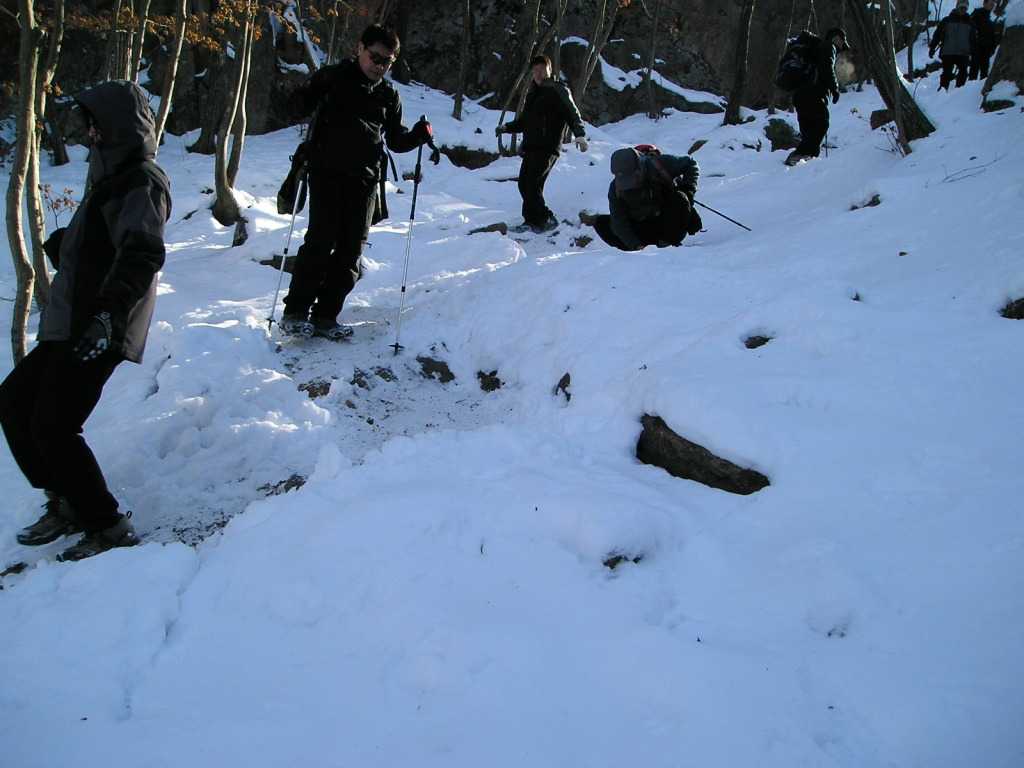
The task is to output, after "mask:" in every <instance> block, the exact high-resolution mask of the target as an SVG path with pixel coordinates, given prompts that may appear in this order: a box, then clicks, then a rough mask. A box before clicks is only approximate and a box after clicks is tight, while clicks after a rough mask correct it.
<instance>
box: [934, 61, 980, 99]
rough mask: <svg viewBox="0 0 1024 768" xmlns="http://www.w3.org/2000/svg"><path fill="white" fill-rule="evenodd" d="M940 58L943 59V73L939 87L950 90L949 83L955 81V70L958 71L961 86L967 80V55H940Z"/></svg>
mask: <svg viewBox="0 0 1024 768" xmlns="http://www.w3.org/2000/svg"><path fill="white" fill-rule="evenodd" d="M939 58H941V59H942V74H941V75H939V88H945V89H946V90H947V91H948V90H949V84H950V83H951V82H953V72H954V70H955V71H956V87H957V88H960V87H961V86H962V85H963V84H964V83H966V82H967V66H968V57H967V56H940V57H939ZM987 63H988V62H986V64H987Z"/></svg>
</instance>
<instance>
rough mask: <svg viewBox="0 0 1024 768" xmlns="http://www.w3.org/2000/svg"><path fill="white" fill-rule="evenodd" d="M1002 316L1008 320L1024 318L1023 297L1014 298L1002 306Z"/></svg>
mask: <svg viewBox="0 0 1024 768" xmlns="http://www.w3.org/2000/svg"><path fill="white" fill-rule="evenodd" d="M1002 315H1003V317H1006V318H1009V319H1010V320H1024V299H1014V300H1013V301H1011V302H1010V303H1008V304H1007V305H1006V306H1005V307H1003V312H1002Z"/></svg>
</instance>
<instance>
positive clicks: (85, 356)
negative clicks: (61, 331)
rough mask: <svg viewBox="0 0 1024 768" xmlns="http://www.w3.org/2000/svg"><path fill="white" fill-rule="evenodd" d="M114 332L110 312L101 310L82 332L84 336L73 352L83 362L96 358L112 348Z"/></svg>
mask: <svg viewBox="0 0 1024 768" xmlns="http://www.w3.org/2000/svg"><path fill="white" fill-rule="evenodd" d="M112 333H113V327H112V326H111V324H110V313H109V312H100V313H99V314H98V315H96V317H94V318H93V319H92V322H91V323H89V327H88V328H86V329H85V333H83V334H82V337H81V338H80V339H79V340H78V342H77V343H76V344H75V347H74V349H72V350H71V354H73V355H74V356H75V357H77V358H78V359H79V360H81V361H82V362H85V361H86V360H95V359H96V358H97V357H99V356H100V355H102V354H103V353H104V352H106V351H107V350H108V349H110V337H111V335H112Z"/></svg>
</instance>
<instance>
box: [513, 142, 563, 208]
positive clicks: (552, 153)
mask: <svg viewBox="0 0 1024 768" xmlns="http://www.w3.org/2000/svg"><path fill="white" fill-rule="evenodd" d="M559 154H560V152H559V150H558V149H557V148H556V149H545V148H543V147H541V148H530V149H524V150H523V164H522V165H521V166H520V167H519V194H520V195H522V197H523V221H524V222H526V223H527V224H529V225H530V226H534V227H539V226H541V225H543V224H544V223H545V222H546V221H547V220H548V218H549V217H552V216H554V213H552V211H551V209H550V208H548V206H547V203H545V202H544V183H545V182H546V181H547V180H548V176H549V175H550V174H551V169H552V168H554V167H555V160H557V159H558V155H559Z"/></svg>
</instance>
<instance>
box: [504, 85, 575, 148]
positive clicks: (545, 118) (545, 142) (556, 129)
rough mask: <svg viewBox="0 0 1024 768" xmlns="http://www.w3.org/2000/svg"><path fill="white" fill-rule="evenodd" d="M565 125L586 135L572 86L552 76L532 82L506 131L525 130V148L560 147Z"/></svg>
mask: <svg viewBox="0 0 1024 768" xmlns="http://www.w3.org/2000/svg"><path fill="white" fill-rule="evenodd" d="M566 126H568V127H569V129H570V130H571V131H572V135H573V136H576V137H577V138H579V137H580V136H586V135H587V129H586V127H585V126H584V125H583V118H582V117H580V111H579V109H577V108H576V102H574V101H573V100H572V93H571V92H570V91H569V86H567V85H566V84H565V83H563V82H561V81H560V80H555V79H554V78H553V77H549V78H547V79H546V80H544V81H542V82H541V83H540V85H538V84H537V83H531V84H530V90H529V92H527V94H526V101H525V102H523V109H522V111H521V112H520V113H519V114H518V115H516V118H515V120H512V121H510V122H508V123H506V124H505V132H506V133H521V134H523V143H522V148H523V149H524V150H526V149H547V150H551V151H559V150H560V149H561V144H562V136H563V134H564V133H565V128H566Z"/></svg>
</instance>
